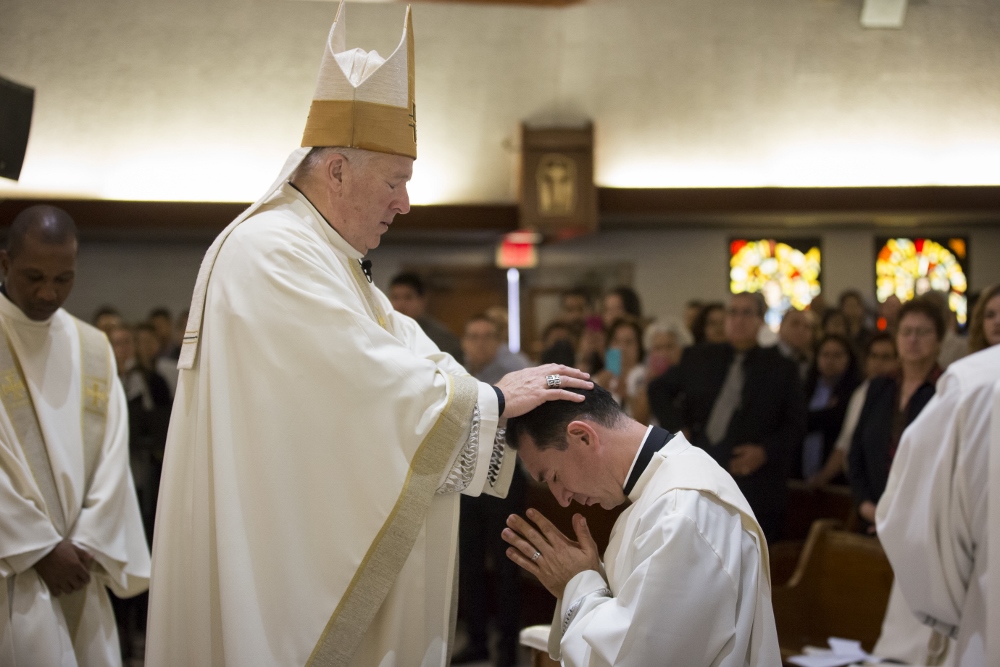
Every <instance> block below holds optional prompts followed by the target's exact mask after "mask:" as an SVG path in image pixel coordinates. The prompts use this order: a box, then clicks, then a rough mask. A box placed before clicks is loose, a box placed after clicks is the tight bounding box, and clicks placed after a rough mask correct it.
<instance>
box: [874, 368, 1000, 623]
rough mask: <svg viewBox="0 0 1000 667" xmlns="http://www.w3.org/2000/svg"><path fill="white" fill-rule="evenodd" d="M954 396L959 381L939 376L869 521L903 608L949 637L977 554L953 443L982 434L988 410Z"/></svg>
mask: <svg viewBox="0 0 1000 667" xmlns="http://www.w3.org/2000/svg"><path fill="white" fill-rule="evenodd" d="M962 394H963V391H962V387H961V383H960V381H959V378H957V377H955V376H953V375H952V374H950V373H946V374H945V375H943V376H942V377H941V380H940V381H939V382H938V387H937V393H936V394H935V395H934V398H932V399H931V401H930V402H929V403H928V404H927V407H925V408H924V409H923V411H921V413H920V415H919V417H917V419H916V420H914V422H913V423H912V424H911V425H910V426H909V428H907V430H906V431H905V433H904V434H903V438H902V440H901V442H900V446H899V450H898V451H897V453H896V457H895V460H894V461H893V465H892V468H891V470H890V473H889V480H888V483H887V485H886V490H885V493H884V494H883V495H882V498H881V500H880V501H879V504H878V509H877V511H876V516H875V518H876V524H877V527H878V534H879V540H880V541H881V542H882V545H883V547H884V548H885V551H886V555H887V556H888V557H889V560H890V561H891V563H892V567H893V570H894V572H895V574H896V581H897V583H898V584H899V587H900V589H901V590H902V592H903V597H904V598H905V599H906V602H907V605H908V606H909V607H910V609H911V610H912V611H913V613H914V614H915V615H916V616H917V618H918V619H919V620H920V621H921V622H922V623H924V624H926V625H929V626H931V627H932V628H934V629H935V630H937V631H938V632H940V633H942V634H945V635H948V636H951V637H954V636H955V633H956V631H957V626H958V625H959V622H960V621H961V612H962V608H963V606H964V604H965V596H966V593H967V591H968V586H969V578H970V575H971V573H972V568H973V565H974V560H973V559H974V557H975V554H976V549H977V545H975V544H974V540H973V536H972V534H971V524H972V513H973V512H974V511H975V507H974V505H975V504H976V503H977V502H979V501H977V500H976V499H974V498H970V497H969V494H968V488H967V485H966V484H964V483H963V480H962V474H961V471H960V466H961V465H962V456H963V454H964V453H963V451H962V447H961V443H962V440H964V439H969V441H970V442H972V441H975V439H976V438H984V437H986V438H988V437H989V435H988V416H989V413H988V409H987V411H986V412H980V411H979V408H977V407H974V406H973V405H970V403H969V402H968V401H964V400H962ZM986 405H987V403H986V402H983V406H984V407H985V406H986ZM984 463H985V461H984ZM980 548H981V546H980Z"/></svg>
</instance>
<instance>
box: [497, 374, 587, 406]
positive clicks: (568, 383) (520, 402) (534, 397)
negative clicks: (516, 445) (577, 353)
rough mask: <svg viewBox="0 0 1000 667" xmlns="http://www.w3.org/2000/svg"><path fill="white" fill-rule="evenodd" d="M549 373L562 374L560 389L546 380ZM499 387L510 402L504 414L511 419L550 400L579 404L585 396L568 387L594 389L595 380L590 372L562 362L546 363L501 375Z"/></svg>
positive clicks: (560, 376) (560, 375)
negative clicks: (592, 379)
mask: <svg viewBox="0 0 1000 667" xmlns="http://www.w3.org/2000/svg"><path fill="white" fill-rule="evenodd" d="M548 375H558V376H559V379H560V384H559V388H557V389H554V388H551V387H549V385H548V383H546V381H545V378H546V376H548ZM496 386H497V388H499V389H500V391H502V392H503V395H504V400H505V401H506V406H505V407H504V411H503V416H504V417H508V418H509V417H520V416H521V415H523V414H524V413H526V412H530V411H531V410H534V409H535V408H537V407H538V406H539V405H541V404H542V403H544V402H546V401H573V402H575V403H579V402H581V401H583V396H581V395H580V394H574V393H573V392H571V391H566V389H568V388H573V389H593V388H594V383H593V382H590V374H589V373H584V372H583V371H579V370H577V369H575V368H571V367H569V366H563V365H561V364H545V365H544V366H535V367H533V368H525V369H524V370H521V371H514V372H513V373H508V374H507V375H504V376H503V377H502V378H500V381H499V382H497V385H496Z"/></svg>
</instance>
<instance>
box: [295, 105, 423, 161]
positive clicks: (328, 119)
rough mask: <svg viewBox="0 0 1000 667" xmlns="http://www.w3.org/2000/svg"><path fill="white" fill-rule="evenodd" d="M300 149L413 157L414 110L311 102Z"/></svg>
mask: <svg viewBox="0 0 1000 667" xmlns="http://www.w3.org/2000/svg"><path fill="white" fill-rule="evenodd" d="M302 145H303V146H310V147H312V146H343V147H345V148H360V149H363V150H368V151H376V152H379V153H391V154H393V155H403V156H406V157H410V158H414V159H416V157H417V120H416V108H415V105H413V106H412V107H411V108H410V109H405V108H403V107H395V106H391V105H388V104H378V103H376V102H362V101H358V100H313V103H312V106H311V107H310V108H309V118H308V119H307V120H306V129H305V132H304V133H303V135H302Z"/></svg>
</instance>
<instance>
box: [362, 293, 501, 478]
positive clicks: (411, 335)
mask: <svg viewBox="0 0 1000 667" xmlns="http://www.w3.org/2000/svg"><path fill="white" fill-rule="evenodd" d="M374 292H375V293H376V294H377V295H378V298H379V300H380V302H381V304H382V307H383V308H384V309H385V311H386V313H388V317H389V321H390V323H391V325H392V328H393V331H394V333H395V334H396V336H397V337H398V338H399V339H400V340H401V341H403V343H404V344H405V345H406V346H407V347H409V348H410V350H412V351H413V352H414V353H415V354H418V355H420V356H422V357H424V358H425V359H429V360H430V361H432V362H434V363H435V364H436V365H437V367H438V368H440V369H441V370H442V371H443V372H445V373H448V374H449V375H468V373H467V372H466V370H465V369H464V368H463V367H462V366H461V365H460V364H459V363H458V361H457V360H455V358H454V357H452V356H451V355H450V354H448V353H447V352H442V351H441V350H440V349H439V348H438V346H437V345H436V344H435V343H434V341H432V340H431V339H430V338H429V337H428V336H427V334H425V333H424V331H423V329H421V328H420V325H419V324H417V322H416V320H414V319H412V318H410V317H407V316H406V315H403V314H402V313H400V312H398V311H395V310H393V309H392V304H391V303H390V302H389V299H388V298H386V296H385V295H384V294H383V293H382V292H381V291H380V290H374ZM498 412H499V405H498V402H497V396H496V392H495V391H494V389H493V387H492V386H491V385H488V384H486V383H484V382H480V383H479V397H478V400H477V402H476V412H475V414H474V415H473V418H472V421H471V422H470V424H469V429H468V431H467V433H466V436H465V441H464V444H463V445H462V447H460V448H458V449H457V450H456V451H455V453H454V454H453V456H452V459H451V462H450V465H449V469H448V471H447V472H446V473H445V475H444V477H443V478H442V480H441V486H440V488H439V489H438V493H462V494H465V495H468V496H479V495H481V494H484V493H485V494H486V495H491V496H498V497H500V498H504V497H506V495H507V489H508V488H509V486H510V479H511V476H512V475H513V473H514V469H515V467H516V466H515V465H514V462H515V460H516V455H515V454H514V452H513V450H510V449H507V448H506V446H505V444H506V443H505V441H504V439H503V431H502V430H501V429H499V422H500V417H499V414H498Z"/></svg>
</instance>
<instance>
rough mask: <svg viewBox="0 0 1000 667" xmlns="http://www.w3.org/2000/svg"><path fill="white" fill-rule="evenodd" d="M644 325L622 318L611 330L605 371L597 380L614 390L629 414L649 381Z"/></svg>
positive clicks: (611, 390) (615, 397) (619, 401)
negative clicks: (644, 345)
mask: <svg viewBox="0 0 1000 667" xmlns="http://www.w3.org/2000/svg"><path fill="white" fill-rule="evenodd" d="M644 357H645V351H644V350H643V347H642V327H640V326H639V323H638V322H636V321H635V320H634V319H631V318H624V317H623V318H619V319H617V320H615V322H614V323H613V324H612V325H611V328H610V329H608V345H607V349H606V350H605V351H604V370H602V371H601V372H600V373H598V374H597V375H596V376H595V377H594V381H595V382H597V383H598V384H599V385H601V386H602V387H604V388H605V389H607V390H608V391H610V392H611V395H612V396H613V397H614V399H615V400H616V401H618V403H619V404H620V405H621V406H622V409H624V410H625V412H626V414H628V415H630V416H631V415H632V406H633V404H634V403H635V398H636V397H637V396H638V395H639V393H640V391H641V390H642V389H643V388H644V387H645V384H646V367H645V366H644V365H643V363H642V362H643V359H644Z"/></svg>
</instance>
